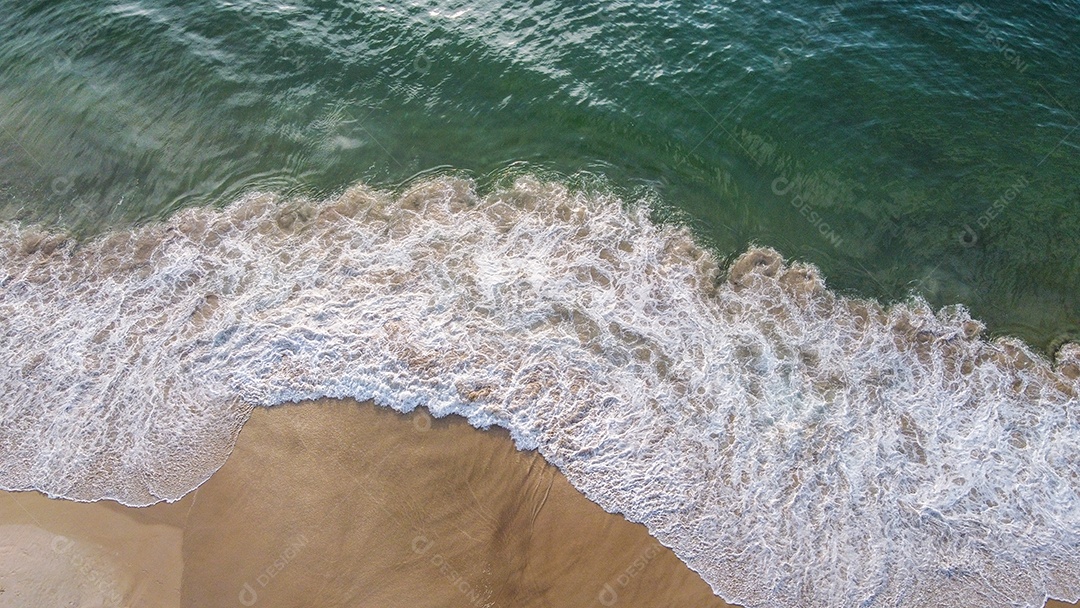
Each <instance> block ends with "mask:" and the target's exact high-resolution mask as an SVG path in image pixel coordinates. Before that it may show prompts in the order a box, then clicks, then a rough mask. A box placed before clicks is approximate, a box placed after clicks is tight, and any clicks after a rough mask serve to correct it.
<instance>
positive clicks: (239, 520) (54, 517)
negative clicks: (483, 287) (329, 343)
mask: <svg viewBox="0 0 1080 608" xmlns="http://www.w3.org/2000/svg"><path fill="white" fill-rule="evenodd" d="M2 494H3V495H0V606H5V607H7V606H11V607H20V608H21V607H27V608H30V607H33V608H39V607H42V606H78V607H91V606H93V607H97V606H125V607H132V608H136V607H177V606H183V607H209V606H254V605H258V606H350V607H359V606H380V607H389V608H396V607H402V608H405V607H408V608H414V607H423V606H462V607H465V606H477V607H480V606H507V607H517V606H537V607H540V606H546V607H554V606H571V607H589V606H616V605H617V606H694V607H709V606H714V607H721V606H725V605H726V604H724V603H723V602H721V601H720V600H719V599H717V598H716V597H715V596H713V595H712V593H711V591H710V590H709V588H708V586H707V585H706V584H705V583H704V582H703V581H702V580H701V579H700V578H699V577H698V576H697V575H696V574H694V573H693V572H692V571H690V570H689V569H688V568H686V566H684V565H683V564H682V562H680V561H679V560H678V559H677V558H676V557H675V555H674V554H673V553H671V551H670V550H668V549H666V548H664V547H662V546H660V545H659V544H658V543H657V542H656V541H655V540H653V539H652V538H651V537H650V536H649V535H648V533H647V532H646V530H645V528H644V527H642V526H640V525H638V524H633V523H630V522H627V521H626V520H625V519H623V518H622V517H621V516H619V515H612V514H609V513H605V512H604V511H603V510H602V509H600V508H599V507H598V506H596V505H594V504H593V503H591V502H589V501H588V500H587V499H586V498H585V497H584V496H583V495H581V494H580V493H579V492H578V491H577V490H575V489H574V488H573V487H571V486H570V484H569V483H568V482H567V481H566V480H565V478H563V476H562V475H561V474H560V473H559V472H558V471H557V470H556V469H555V468H554V467H551V466H550V465H548V464H546V463H545V462H544V461H543V460H542V459H541V458H540V457H539V455H537V454H536V453H535V452H519V451H517V450H516V449H514V446H513V444H512V442H511V440H510V437H509V436H508V434H507V433H505V432H504V431H501V430H492V431H487V432H482V431H478V430H476V429H473V428H472V427H470V426H469V425H468V424H467V423H466V422H465V421H464V420H463V419H461V418H457V417H451V418H446V419H442V420H433V419H432V418H431V417H430V416H429V415H428V414H427V413H426V411H422V410H420V411H417V412H414V413H413V414H410V415H406V416H403V415H401V414H398V413H396V412H393V411H390V410H388V409H385V408H379V407H375V406H373V405H371V404H358V403H355V402H351V401H321V402H317V403H308V404H300V405H289V406H282V407H277V408H273V409H269V410H267V409H262V408H258V409H256V411H255V412H254V413H253V414H252V416H251V419H250V420H249V421H248V423H247V424H246V425H245V427H244V429H243V431H242V432H241V434H240V437H239V440H238V442H237V444H236V448H235V450H234V451H233V454H232V456H231V457H230V458H229V460H228V462H227V463H226V464H225V466H223V467H222V468H221V470H219V471H218V472H217V473H216V474H215V475H214V476H213V477H212V478H211V479H210V480H209V481H207V482H206V483H205V484H204V485H203V486H202V487H200V488H199V489H198V490H196V491H195V492H192V493H191V494H189V495H188V496H186V497H185V498H184V499H183V500H181V501H179V502H176V503H173V504H159V505H155V506H153V507H147V508H141V509H134V508H128V507H124V506H121V505H118V504H116V503H113V502H110V501H103V502H99V503H73V502H67V501H58V500H52V499H48V498H46V497H44V496H42V495H40V494H37V493H33V492H20V493H10V492H9V493H2ZM1049 605H1050V606H1065V605H1066V604H1061V603H1056V602H1050V604H1049Z"/></svg>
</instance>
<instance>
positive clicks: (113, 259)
mask: <svg viewBox="0 0 1080 608" xmlns="http://www.w3.org/2000/svg"><path fill="white" fill-rule="evenodd" d="M0 251H2V253H3V256H2V259H0V318H2V319H3V321H2V328H3V331H2V334H0V335H2V337H0V353H3V355H2V356H3V359H2V361H0V386H2V391H3V395H4V401H3V403H0V415H2V420H0V422H2V425H0V486H3V487H4V488H7V489H37V490H41V491H43V492H46V493H48V494H50V495H53V496H60V497H65V498H70V499H76V500H95V499H100V498H112V499H116V500H118V501H121V502H123V503H126V504H129V505H146V504H150V503H153V502H157V501H160V500H176V499H179V498H180V497H181V496H182V495H184V494H185V493H186V492H188V491H190V490H192V489H193V488H195V487H196V486H197V485H198V484H200V483H201V482H202V481H204V480H205V479H206V478H207V477H208V476H209V475H210V474H211V473H212V472H213V471H214V470H216V468H217V467H219V466H220V465H221V464H222V463H223V461H224V459H225V458H226V457H227V455H228V453H229V450H230V449H231V447H232V445H233V442H234V440H235V437H236V434H237V433H238V431H239V429H240V427H241V426H242V424H243V422H244V421H245V420H246V418H247V416H248V414H249V413H250V411H251V408H252V407H254V406H273V405H276V404H281V403H284V402H291V401H300V400H307V399H316V398H320V397H338V398H344V397H349V398H355V399H359V400H367V399H373V400H375V401H376V402H377V403H380V404H382V405H385V406H389V407H392V408H394V409H396V410H399V411H409V410H411V409H413V408H414V407H416V406H417V405H424V406H427V407H429V408H431V410H432V412H433V413H434V414H435V415H437V416H443V415H446V414H449V413H457V414H460V415H462V416H465V417H466V418H468V419H469V421H470V422H471V423H472V424H473V425H475V426H477V427H481V428H483V427H488V426H491V425H498V426H501V427H504V428H506V429H508V430H509V431H510V432H511V434H512V435H513V437H514V440H515V442H516V443H517V445H518V447H520V448H521V449H533V448H535V449H538V450H539V451H540V453H541V454H542V455H543V456H544V457H545V458H546V459H547V460H548V461H550V462H551V463H553V464H555V465H557V466H558V467H559V468H560V469H562V471H563V472H564V473H565V474H566V476H567V477H568V478H569V480H570V481H571V482H572V483H573V484H574V485H575V486H576V487H578V488H579V489H580V490H581V491H582V492H584V493H585V494H586V495H587V496H588V497H589V498H590V499H592V500H593V501H595V502H596V503H598V504H599V505H601V506H602V507H603V508H605V509H607V510H608V511H612V512H619V513H622V514H624V515H625V516H626V517H627V518H628V519H630V520H632V521H638V522H642V523H644V524H645V525H646V526H648V528H649V530H651V532H652V534H653V535H654V536H655V537H656V538H658V539H659V540H660V541H661V542H663V543H664V544H665V545H667V546H669V547H671V548H672V549H674V551H675V553H676V554H677V555H678V556H679V557H680V558H681V559H682V560H683V561H685V562H686V563H687V564H688V565H689V566H690V567H691V568H693V569H694V570H696V571H697V572H699V573H700V574H701V575H702V577H704V579H705V580H706V581H707V582H708V583H709V584H710V585H711V586H712V587H713V589H714V590H715V591H716V593H717V594H719V595H720V596H722V597H723V598H725V599H727V600H728V601H732V602H736V603H740V604H744V605H747V606H781V605H783V606H797V605H798V606H892V605H929V604H935V605H954V606H985V605H1016V606H1041V605H1042V603H1043V601H1044V600H1045V598H1046V596H1047V595H1050V596H1053V597H1058V598H1063V599H1069V600H1076V599H1077V598H1078V597H1080V572H1078V566H1080V537H1078V534H1080V422H1078V419H1077V405H1078V397H1077V395H1078V394H1080V347H1078V346H1077V345H1074V344H1070V345H1066V346H1065V347H1063V348H1062V349H1061V350H1060V352H1059V353H1058V355H1057V359H1058V360H1057V361H1056V362H1055V363H1054V364H1051V363H1050V362H1048V361H1046V360H1044V359H1042V358H1041V357H1040V356H1039V355H1037V354H1034V353H1033V352H1032V351H1031V350H1029V349H1028V348H1027V347H1025V346H1024V345H1023V344H1021V343H1019V342H1016V341H1011V340H996V341H987V340H985V339H983V338H982V337H980V336H981V332H982V326H981V324H979V323H978V322H976V321H974V320H972V319H971V318H970V317H969V316H968V314H967V312H966V311H965V310H964V309H963V308H960V307H956V308H949V309H944V310H941V311H938V312H935V311H932V310H930V308H929V307H928V306H927V305H926V304H925V303H923V302H921V301H917V300H916V301H913V302H910V303H906V304H903V305H897V306H894V307H892V308H889V309H883V308H882V307H881V306H879V305H878V304H876V303H874V302H872V301H866V300H857V299H849V298H845V297H841V296H838V295H835V294H834V293H832V292H830V291H829V290H827V289H826V288H825V287H824V284H823V281H822V280H821V278H820V277H819V276H818V273H817V271H816V270H815V268H813V267H811V266H805V265H801V264H788V263H785V262H784V260H782V259H781V257H780V256H779V255H778V254H777V253H776V252H774V251H771V250H768V249H759V248H755V249H751V250H750V251H747V252H746V253H745V254H743V255H742V256H741V257H739V258H738V260H737V261H736V262H735V263H734V264H733V265H732V266H731V268H730V269H728V271H727V272H726V274H725V273H723V272H721V269H720V268H719V266H718V263H717V261H716V258H715V257H714V256H713V255H712V254H711V253H710V252H708V251H707V250H705V249H703V248H702V247H700V246H698V245H697V244H695V243H694V241H693V240H692V238H691V236H690V234H689V232H688V231H687V230H686V229H685V228H679V227H676V226H670V225H661V224H657V223H654V222H652V221H651V220H650V214H649V209H648V206H647V205H646V204H644V203H639V204H637V205H626V204H624V203H622V202H621V201H619V200H617V199H615V198H614V197H611V196H605V195H602V194H585V193H581V192H576V191H572V190H570V189H568V188H567V187H565V186H563V185H560V184H557V183H545V182H540V181H536V180H534V179H528V178H525V179H520V180H519V181H518V182H517V183H515V184H514V185H513V186H512V187H508V188H504V189H501V190H498V191H495V192H493V193H491V194H487V195H483V196H480V195H478V194H477V193H476V191H475V188H474V186H473V184H472V183H470V182H468V181H464V180H459V179H454V178H436V179H429V180H427V181H425V182H422V183H419V184H416V185H414V186H413V187H412V188H411V189H410V190H408V191H406V192H405V193H403V194H401V195H400V196H392V195H389V194H386V193H381V192H376V191H373V190H371V189H368V188H365V187H362V186H357V187H354V188H352V189H350V190H348V191H347V192H345V193H344V194H342V195H340V196H338V197H336V198H333V199H330V200H326V201H318V202H316V201H306V200H301V201H297V200H293V201H288V200H279V199H277V198H276V197H274V196H272V195H251V196H248V197H245V198H243V199H242V200H239V201H237V202H236V203H234V204H232V205H231V206H229V207H228V208H225V209H223V210H210V209H189V210H186V211H183V212H180V213H178V214H176V215H175V216H173V217H172V218H171V219H169V220H168V221H165V222H162V223H159V224H155V225H148V226H144V227H140V228H137V229H134V230H132V231H126V232H113V233H109V234H105V235H103V236H101V237H99V238H96V239H94V240H92V241H87V242H82V243H75V242H72V241H71V240H68V239H67V238H65V237H64V236H62V235H57V234H53V233H49V232H45V231H42V230H40V229H36V228H25V227H18V226H15V225H6V226H3V227H0Z"/></svg>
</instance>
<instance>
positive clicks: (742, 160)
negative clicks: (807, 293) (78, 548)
mask: <svg viewBox="0 0 1080 608" xmlns="http://www.w3.org/2000/svg"><path fill="white" fill-rule="evenodd" d="M3 9H4V10H2V11H0V31H2V32H3V33H4V36H3V39H2V41H0V78H2V79H3V83H4V86H3V87H2V88H0V176H2V177H0V182H2V183H3V186H2V191H0V192H2V194H0V195H2V196H3V200H4V201H5V205H4V211H3V215H5V216H7V217H15V218H20V219H23V220H27V221H43V222H49V223H52V222H58V223H61V224H63V225H65V226H69V227H74V228H75V229H76V230H79V231H82V232H95V231H97V230H100V229H101V228H102V227H103V226H112V225H118V224H120V225H126V224H127V223H129V222H132V221H149V220H153V219H157V218H161V217H163V216H166V215H168V214H169V213H171V212H173V211H175V210H177V209H180V208H183V207H187V206H192V205H196V206H199V205H206V204H225V203H227V202H229V201H231V200H233V199H234V198H235V197H236V196H237V195H238V194H239V193H242V192H244V191H248V190H251V189H259V190H270V191H275V192H279V193H282V194H295V193H308V194H319V195H322V194H326V193H329V192H334V191H339V190H340V189H342V188H344V187H346V186H348V185H350V184H352V183H355V182H357V181H364V182H366V183H370V184H373V185H376V186H384V187H389V186H393V185H396V184H399V183H401V182H403V181H406V180H408V179H409V178H410V177H411V176H413V175H415V174H417V173H421V172H430V171H432V170H438V168H440V167H441V168H448V167H449V168H454V169H457V170H461V171H466V172H468V173H469V174H471V175H473V176H474V177H476V178H477V179H479V180H480V181H481V182H485V181H489V180H498V179H499V178H500V176H504V174H507V173H509V174H511V175H510V179H511V181H512V178H513V177H514V176H516V175H519V174H521V173H522V172H529V171H531V172H539V173H541V174H549V173H547V172H556V175H570V176H576V177H575V178H574V179H577V180H585V181H588V180H589V179H591V178H590V177H589V176H595V177H596V178H598V179H602V180H605V181H606V182H607V183H608V185H610V186H611V187H613V188H615V189H616V190H617V191H620V192H622V193H623V194H624V195H625V196H627V197H629V198H635V197H636V196H637V193H635V192H634V190H635V189H645V190H648V191H651V192H653V193H654V194H656V195H657V196H658V198H659V199H660V200H661V201H662V203H663V205H664V206H665V209H666V211H667V215H671V214H676V215H679V216H680V217H681V221H685V222H687V223H689V224H690V225H692V226H693V227H694V229H695V230H696V232H697V234H698V236H699V239H701V240H703V241H704V242H708V243H711V244H713V245H715V247H716V249H717V251H718V252H719V254H720V255H721V256H722V257H728V256H734V255H737V254H738V253H740V252H742V251H744V250H745V249H746V248H747V246H748V245H749V244H751V243H758V244H761V245H766V246H770V247H774V248H776V249H778V250H779V251H781V252H782V253H783V254H784V255H785V256H788V257H791V258H793V259H800V260H805V261H809V262H813V263H815V264H816V265H818V266H819V267H820V268H822V270H823V271H824V272H825V273H826V275H827V276H829V277H830V281H831V283H832V284H833V285H834V286H835V287H836V288H838V289H840V290H842V291H845V292H850V293H855V294H859V295H863V296H873V297H877V298H879V299H883V300H888V301H892V300H894V299H903V298H905V297H906V296H907V295H908V294H909V293H910V292H914V293H916V294H918V295H921V296H922V297H925V298H926V299H927V300H928V301H929V302H930V303H931V304H933V305H934V306H944V305H949V304H953V303H956V302H961V303H964V304H966V305H967V306H968V307H970V308H971V309H972V311H973V312H974V314H975V315H976V316H977V317H979V318H980V319H983V320H984V321H985V322H987V323H988V325H989V327H990V329H991V331H992V332H994V333H995V334H1009V335H1014V336H1018V337H1021V338H1023V339H1025V340H1027V341H1028V342H1029V343H1031V344H1033V345H1034V346H1036V347H1037V348H1040V349H1042V350H1044V351H1045V352H1048V353H1049V352H1052V351H1053V350H1054V348H1056V347H1057V346H1058V345H1059V344H1060V343H1061V342H1063V341H1064V340H1066V339H1068V338H1069V337H1070V336H1071V337H1072V339H1076V337H1077V336H1078V333H1077V332H1078V330H1080V316H1078V315H1080V299H1078V298H1080V295H1078V293H1080V290H1077V289H1076V285H1077V284H1078V283H1080V274H1078V273H1080V257H1078V256H1080V249H1078V248H1077V247H1076V245H1075V243H1076V242H1077V239H1078V238H1080V215H1078V214H1080V198H1078V197H1080V182H1078V180H1080V178H1078V176H1080V161H1078V159H1080V155H1077V150H1078V146H1080V140H1078V138H1080V135H1077V133H1076V132H1075V128H1076V126H1077V125H1078V124H1080V118H1078V116H1080V100H1078V98H1077V96H1076V87H1075V83H1076V82H1078V81H1080V72H1078V68H1077V66H1080V57H1078V52H1080V50H1078V47H1077V46H1076V44H1075V40H1076V38H1077V35H1078V33H1080V14H1078V13H1077V12H1076V11H1075V10H1072V8H1071V5H1069V4H1067V3H1057V2H1048V1H1041V2H1032V3H1028V4H1025V5H1024V7H1023V8H1022V9H1021V8H1019V7H1016V6H1013V5H1011V4H1008V3H987V4H979V5H978V6H976V5H973V4H965V3H941V2H921V3H916V4H905V5H902V6H901V5H891V4H880V3H868V2H847V3H834V4H829V3H824V2H807V1H800V2H794V3H785V4H784V5H782V6H781V5H775V4H761V5H754V4H751V5H744V4H739V3H725V2H708V3H704V4H689V3H681V2H651V3H632V4H606V3H595V2H593V3H584V4H583V3H581V2H562V1H556V0H545V1H542V2H534V3H531V4H530V5H529V6H527V7H525V6H520V5H518V4H515V3H502V2H497V1H489V2H482V3H476V2H472V3H465V2H431V1H427V2H425V1H413V2H406V3H398V4H390V5H385V4H379V3H372V2H349V3H335V2H325V1H314V0H303V1H298V2H291V3H284V4H283V3H269V2H258V1H255V2H225V1H221V0H218V1H215V2H209V3H202V4H200V5H199V6H194V7H193V6H189V5H186V4H180V3H171V2H165V1H162V0H137V1H134V2H123V3H108V4H105V5H88V4H85V3H79V2H72V1H64V2H18V3H16V2H4V3H3ZM1017 184H1020V186H1019V187H1018V188H1017V187H1016V185H1017ZM1012 190H1016V192H1015V196H1008V194H1009V193H1010V192H1011V191H1012Z"/></svg>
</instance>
